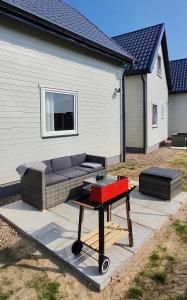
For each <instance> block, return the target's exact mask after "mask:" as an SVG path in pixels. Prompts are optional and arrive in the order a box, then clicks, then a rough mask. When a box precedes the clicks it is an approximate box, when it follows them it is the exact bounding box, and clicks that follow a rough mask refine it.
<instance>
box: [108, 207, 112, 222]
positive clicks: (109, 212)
mask: <svg viewBox="0 0 187 300" xmlns="http://www.w3.org/2000/svg"><path fill="white" fill-rule="evenodd" d="M111 210H112V209H111V205H109V206H108V207H107V222H110V221H111Z"/></svg>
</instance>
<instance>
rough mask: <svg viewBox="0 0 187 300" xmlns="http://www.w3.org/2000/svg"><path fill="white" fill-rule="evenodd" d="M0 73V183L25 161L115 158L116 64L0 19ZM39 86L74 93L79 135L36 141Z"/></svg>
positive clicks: (117, 134)
mask: <svg viewBox="0 0 187 300" xmlns="http://www.w3.org/2000/svg"><path fill="white" fill-rule="evenodd" d="M0 70H1V72H0V178H1V182H0V183H1V184H2V183H6V182H11V181H13V180H17V179H19V176H18V175H17V173H16V171H15V169H16V167H17V166H18V165H19V164H20V163H23V162H27V161H34V160H43V159H49V158H54V157H59V156H63V155H69V154H76V153H80V152H87V153H90V154H97V155H105V156H107V157H112V156H117V155H120V95H119V94H118V95H117V96H116V97H115V98H114V97H113V92H114V90H115V88H119V87H120V80H119V74H121V67H120V65H118V64H116V63H115V64H114V63H113V62H112V61H111V60H109V59H105V58H104V57H103V56H101V55H96V54H94V53H93V52H90V51H89V50H87V51H86V50H83V49H82V48H78V46H77V47H76V46H73V45H72V44H69V43H67V42H63V41H62V40H61V39H58V38H57V37H51V36H48V35H47V34H46V33H45V34H44V33H42V32H40V31H39V30H37V29H33V28H30V27H29V26H26V25H24V26H23V25H20V24H19V23H17V22H16V21H11V20H6V19H4V18H3V17H1V21H0ZM39 85H40V86H43V87H48V88H54V89H64V90H70V91H71V90H72V91H77V92H78V132H79V135H78V136H70V137H59V138H48V139H42V138H41V130H40V88H39Z"/></svg>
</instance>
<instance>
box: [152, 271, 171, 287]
mask: <svg viewBox="0 0 187 300" xmlns="http://www.w3.org/2000/svg"><path fill="white" fill-rule="evenodd" d="M151 279H152V280H154V281H155V282H157V283H161V284H165V283H166V280H167V273H166V272H165V271H155V272H153V273H152V274H151Z"/></svg>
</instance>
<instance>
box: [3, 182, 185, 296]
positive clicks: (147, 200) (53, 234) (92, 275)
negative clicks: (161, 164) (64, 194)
mask: <svg viewBox="0 0 187 300" xmlns="http://www.w3.org/2000/svg"><path fill="white" fill-rule="evenodd" d="M186 200H187V193H181V194H180V195H178V196H177V197H176V198H175V199H174V200H173V201H171V202H166V201H160V200H159V199H156V198H152V197H149V196H146V195H142V194H140V193H139V191H138V188H137V189H136V190H135V191H133V192H132V194H131V218H132V221H133V222H132V229H133V235H134V246H133V247H132V248H129V247H128V237H127V236H124V238H122V239H120V240H119V241H118V242H117V243H115V244H114V245H113V246H112V247H111V248H109V249H107V251H106V255H107V256H108V257H109V258H110V261H111V264H110V268H109V270H108V272H107V273H106V274H105V275H100V274H99V272H98V261H97V259H98V254H97V253H95V252H94V251H93V250H91V249H89V248H88V247H85V246H84V247H83V251H82V252H81V254H80V255H78V256H75V255H73V254H72V252H71V246H72V243H73V242H74V241H75V240H76V239H77V227H78V215H79V209H78V207H77V206H74V205H72V203H71V202H69V203H63V204H60V205H58V206H56V207H55V208H52V209H50V210H48V211H43V212H40V211H38V210H37V209H35V208H33V207H32V206H30V205H28V204H27V203H24V202H23V201H17V202H15V203H12V204H9V205H6V206H3V207H0V215H2V216H3V217H4V218H5V219H7V220H8V221H9V222H10V223H12V224H13V225H14V226H15V227H17V228H18V229H20V230H22V232H24V233H25V234H27V235H28V236H29V237H32V238H33V239H35V240H36V241H37V242H38V243H39V244H41V245H42V246H44V247H45V248H46V249H47V250H48V251H49V252H50V253H51V254H52V255H55V256H56V257H57V258H58V259H59V260H61V261H63V262H64V263H66V264H67V265H68V266H69V267H70V268H72V269H73V270H74V271H76V272H78V273H79V274H80V276H83V277H84V278H85V279H87V280H88V281H89V282H90V283H91V284H93V285H94V286H95V287H96V288H97V289H99V290H101V289H103V288H104V287H105V286H106V285H107V283H108V282H109V281H110V280H111V277H112V275H113V274H114V273H115V272H119V271H120V269H121V268H123V267H124V266H125V265H126V264H127V263H128V262H129V260H130V259H131V258H132V256H133V254H134V253H135V252H136V251H137V250H138V249H139V248H140V247H141V246H142V245H143V244H144V243H145V242H146V241H147V240H148V239H149V238H150V237H151V235H152V234H153V233H154V231H155V230H158V229H159V228H160V226H161V225H163V224H164V223H165V222H166V221H167V220H168V219H169V216H170V215H171V214H174V213H175V212H176V211H177V210H178V209H179V207H180V206H181V205H182V203H183V202H185V201H186ZM105 218H106V214H105ZM112 219H113V221H114V222H116V223H118V224H119V225H121V226H124V227H126V215H125V205H124V204H122V205H121V206H119V207H117V208H115V209H113V210H112ZM97 226H98V213H97V212H93V211H91V210H87V209H86V210H85V218H84V223H83V234H85V233H87V232H89V231H90V230H93V229H95V228H97Z"/></svg>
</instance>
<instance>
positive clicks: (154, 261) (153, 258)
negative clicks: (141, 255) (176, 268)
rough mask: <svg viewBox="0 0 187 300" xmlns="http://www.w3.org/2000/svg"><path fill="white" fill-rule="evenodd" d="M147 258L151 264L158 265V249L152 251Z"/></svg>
mask: <svg viewBox="0 0 187 300" xmlns="http://www.w3.org/2000/svg"><path fill="white" fill-rule="evenodd" d="M149 260H150V262H151V264H152V265H153V266H156V265H158V262H159V260H160V254H159V253H158V251H154V252H153V253H152V254H151V255H150V257H149Z"/></svg>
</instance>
